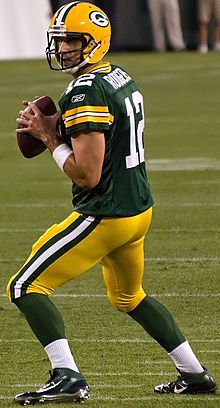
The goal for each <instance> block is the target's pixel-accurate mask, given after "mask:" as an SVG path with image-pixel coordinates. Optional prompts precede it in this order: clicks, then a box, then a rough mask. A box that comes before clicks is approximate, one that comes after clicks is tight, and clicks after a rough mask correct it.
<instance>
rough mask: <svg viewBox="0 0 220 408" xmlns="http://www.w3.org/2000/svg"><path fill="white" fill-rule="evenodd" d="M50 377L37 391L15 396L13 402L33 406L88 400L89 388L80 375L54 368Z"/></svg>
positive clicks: (65, 369) (67, 369)
mask: <svg viewBox="0 0 220 408" xmlns="http://www.w3.org/2000/svg"><path fill="white" fill-rule="evenodd" d="M50 375H51V378H50V379H49V381H47V382H46V383H45V384H44V385H43V386H42V387H41V388H40V389H39V390H37V391H34V392H24V393H22V394H17V395H16V396H15V398H14V401H15V402H18V403H19V404H20V405H31V404H33V405H34V404H36V403H37V402H38V403H41V404H43V403H45V402H85V401H86V400H87V399H88V398H89V386H88V384H87V382H86V381H85V379H84V378H83V376H82V375H81V374H79V373H77V372H75V371H73V370H70V369H69V368H56V369H54V370H52V371H50Z"/></svg>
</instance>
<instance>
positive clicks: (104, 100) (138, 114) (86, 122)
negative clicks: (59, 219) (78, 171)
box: [59, 62, 153, 217]
mask: <svg viewBox="0 0 220 408" xmlns="http://www.w3.org/2000/svg"><path fill="white" fill-rule="evenodd" d="M59 106H60V109H61V113H62V122H61V135H62V138H63V140H64V142H65V143H67V144H68V145H69V146H70V147H71V136H72V135H73V134H74V133H75V132H79V131H85V130H87V131H88V130H91V131H100V132H103V133H104V135H105V156H104V162H103V168H102V175H101V179H100V181H99V183H98V185H96V186H95V187H94V188H93V189H91V190H89V191H88V190H84V189H82V188H80V187H79V186H77V185H76V184H75V183H73V187H72V192H73V205H74V208H75V210H76V211H79V212H81V213H83V214H86V215H93V216H103V217H123V216H133V215H136V214H139V213H141V212H143V211H145V210H146V209H148V208H149V207H151V206H152V204H153V199H152V196H151V193H150V188H149V183H148V180H147V174H146V166H145V159H144V146H143V130H144V107H143V97H142V95H141V93H140V92H139V90H138V88H137V86H136V84H135V82H134V81H133V80H132V78H131V77H130V76H129V75H128V74H127V73H126V72H125V71H124V70H122V68H120V67H118V66H115V65H110V64H109V63H108V62H104V63H102V64H100V65H99V66H96V67H95V68H94V67H93V69H91V70H90V72H89V73H86V74H83V75H81V76H79V77H78V78H77V79H74V80H73V81H72V82H71V83H70V84H69V86H68V87H67V89H66V91H65V92H64V94H63V95H62V97H61V99H60V101H59ZM91 137H92V135H91Z"/></svg>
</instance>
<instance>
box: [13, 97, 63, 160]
mask: <svg viewBox="0 0 220 408" xmlns="http://www.w3.org/2000/svg"><path fill="white" fill-rule="evenodd" d="M33 103H34V104H35V105H36V106H37V107H38V108H39V109H40V111H41V112H42V113H43V114H44V115H46V116H51V115H54V113H56V112H57V108H56V105H55V103H54V101H53V99H51V98H50V97H49V96H41V97H39V98H37V99H35V100H34V101H33ZM25 110H27V111H29V112H30V113H32V110H31V108H30V107H29V106H28V107H27V108H26V109H25ZM18 127H20V128H21V127H22V125H18ZM17 142H18V146H19V149H20V151H21V153H22V154H23V156H24V157H26V158H31V157H35V156H38V155H39V154H40V153H42V152H44V150H46V148H47V147H46V146H45V144H44V143H43V142H42V141H41V140H39V139H36V138H35V137H34V136H32V135H31V134H30V133H17Z"/></svg>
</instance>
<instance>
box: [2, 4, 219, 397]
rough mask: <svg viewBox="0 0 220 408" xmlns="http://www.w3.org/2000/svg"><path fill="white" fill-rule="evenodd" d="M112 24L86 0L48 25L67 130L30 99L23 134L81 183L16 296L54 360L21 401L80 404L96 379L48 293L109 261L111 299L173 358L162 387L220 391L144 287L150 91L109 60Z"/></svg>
mask: <svg viewBox="0 0 220 408" xmlns="http://www.w3.org/2000/svg"><path fill="white" fill-rule="evenodd" d="M110 35H111V27H110V22H109V19H108V17H107V16H106V14H105V13H104V12H103V11H102V10H101V9H99V8H98V7H96V6H94V5H92V4H91V3H86V2H78V1H76V2H72V3H69V4H67V5H65V6H63V7H61V8H60V9H59V10H58V11H57V12H56V13H55V15H54V17H53V18H52V21H51V25H50V27H49V29H48V47H47V50H46V55H47V59H48V63H49V66H50V68H51V69H55V70H61V71H62V72H67V73H70V74H71V75H72V76H73V79H72V81H71V82H70V84H69V85H68V86H67V88H66V90H65V91H64V93H63V95H62V97H61V99H60V101H59V106H60V111H61V114H62V122H61V133H60V134H59V133H58V131H57V130H56V128H55V125H54V121H53V117H52V118H51V119H50V118H49V117H46V116H44V115H43V114H42V113H41V112H40V110H39V109H38V107H37V106H35V105H34V104H33V103H29V106H30V107H31V109H32V111H33V113H34V115H32V114H30V113H29V112H28V111H27V110H23V111H21V112H20V116H19V118H18V119H17V122H18V124H19V126H21V125H22V126H25V127H26V128H25V129H24V128H20V129H18V130H17V132H18V133H22V132H28V133H31V134H32V135H34V136H35V137H36V138H37V139H39V140H41V141H43V143H44V144H45V145H46V146H47V148H48V149H49V150H50V152H51V154H52V158H53V159H54V160H55V162H56V163H57V165H58V166H59V168H60V169H61V170H62V171H63V172H64V173H65V174H66V175H67V176H68V177H69V178H70V179H71V180H72V182H73V185H72V193H73V206H74V211H73V212H72V213H71V214H70V215H69V217H68V218H66V219H65V220H64V221H63V222H61V223H60V224H55V225H53V226H52V227H51V228H49V229H48V230H47V231H46V232H45V233H44V234H43V235H42V236H41V237H40V238H39V240H38V241H37V242H36V243H35V244H34V245H33V247H32V251H31V253H30V256H29V258H28V259H27V261H26V262H25V264H24V265H23V266H22V267H21V269H20V270H19V272H18V273H17V274H15V275H14V276H12V278H11V279H10V282H9V284H8V289H7V293H8V296H9V298H10V300H11V301H12V302H14V304H15V305H16V306H17V307H18V308H19V309H20V311H21V312H22V313H23V314H24V316H25V317H26V319H27V322H28V324H29V325H30V327H31V329H32V330H33V332H34V333H35V335H36V336H37V338H38V340H39V341H40V343H41V344H42V346H43V347H44V350H45V352H46V353H47V355H48V358H49V360H50V362H51V365H52V371H51V378H50V379H49V380H48V381H47V382H46V383H45V384H44V385H43V386H42V388H40V389H38V390H37V391H33V392H25V393H22V394H18V395H16V397H15V401H16V402H18V403H20V404H24V405H25V404H31V403H33V404H34V403H36V402H68V401H72V402H80V401H85V400H87V399H88V397H89V385H88V384H87V381H86V379H85V377H84V376H83V374H82V373H81V372H80V370H79V368H78V367H77V365H76V362H75V360H74V357H73V355H72V353H71V351H70V348H69V344H68V340H67V339H66V336H65V329H64V322H63V319H62V317H61V315H60V313H59V311H58V310H57V308H56V307H55V305H54V304H53V303H52V301H51V300H50V298H49V295H50V294H52V293H53V292H54V290H56V289H57V288H58V287H60V286H61V285H63V284H64V283H66V282H68V281H70V280H71V279H73V278H75V277H76V276H79V275H80V274H82V273H83V272H85V271H87V270H89V269H90V268H91V267H92V266H94V265H95V264H98V263H99V264H100V265H101V266H102V272H103V278H104V281H105V285H106V288H107V295H108V299H109V301H110V303H111V304H112V305H113V306H114V307H116V308H117V309H118V310H119V311H121V312H124V313H126V314H127V315H128V316H130V318H132V319H133V320H135V321H136V322H138V323H139V324H140V325H141V326H143V328H144V330H145V331H146V332H147V333H148V334H149V335H150V336H151V337H153V338H154V339H155V340H156V341H157V342H158V343H159V344H160V345H161V346H162V347H163V348H164V349H165V350H166V351H167V353H168V354H169V356H170V357H171V359H172V360H173V362H174V364H175V366H176V368H177V371H178V372H179V376H178V378H177V380H175V381H173V382H170V383H168V384H160V385H157V386H156V387H155V391H156V392H158V393H174V394H180V393H185V394H187V393H198V392H199V393H210V392H214V391H215V390H216V388H217V386H216V383H215V381H214V379H213V378H212V376H211V375H210V374H209V372H208V370H207V369H206V368H203V367H202V366H201V364H200V362H199V361H198V359H197V358H196V356H195V355H194V353H193V351H192V349H191V347H190V345H189V343H188V342H187V340H186V339H185V337H184V335H183V334H182V332H181V331H180V329H179V327H178V325H177V323H176V322H175V320H174V318H173V317H172V315H171V314H170V312H169V311H168V310H167V309H166V308H165V307H164V306H163V305H162V304H161V303H159V302H158V301H157V300H155V299H153V298H152V297H150V296H148V295H147V294H146V293H145V291H144V289H143V287H142V277H143V271H144V250H143V248H144V237H145V234H146V233H147V231H148V228H149V226H150V222H151V215H152V205H153V199H152V196H151V192H150V187H149V183H148V179H147V174H146V167H145V157H144V146H143V130H144V104H143V97H142V94H141V92H140V91H139V89H138V87H137V85H136V84H135V82H134V80H133V79H132V77H131V76H130V75H129V74H128V73H127V72H126V71H125V70H124V69H122V68H121V67H119V66H115V65H112V64H111V63H109V62H108V61H104V60H103V57H104V56H105V54H106V53H107V51H108V49H109V45H110Z"/></svg>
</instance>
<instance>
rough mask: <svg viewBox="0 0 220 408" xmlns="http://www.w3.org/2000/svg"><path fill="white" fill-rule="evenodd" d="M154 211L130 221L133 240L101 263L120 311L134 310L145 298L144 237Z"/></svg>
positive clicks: (111, 300)
mask: <svg viewBox="0 0 220 408" xmlns="http://www.w3.org/2000/svg"><path fill="white" fill-rule="evenodd" d="M151 216H152V209H149V210H148V211H146V212H145V213H142V214H139V215H138V217H137V218H136V219H135V218H134V219H133V220H132V219H131V220H128V221H127V223H128V225H129V222H130V223H131V224H130V227H129V230H130V231H131V230H132V229H133V231H136V234H134V236H133V239H130V240H128V241H127V242H126V243H125V244H124V245H122V246H120V247H119V248H117V249H115V250H114V251H112V252H111V253H109V254H108V255H107V256H105V257H104V258H103V259H102V261H101V265H102V272H103V278H104V282H105V285H106V288H107V294H108V298H109V301H110V303H111V304H112V305H113V306H115V307H116V308H117V309H119V310H121V311H124V312H128V311H130V310H133V309H134V308H135V307H136V306H137V305H138V304H139V303H140V302H141V300H142V299H143V298H144V297H145V292H144V291H143V288H142V278H143V273H144V237H145V234H146V232H147V231H148V228H149V226H150V222H151Z"/></svg>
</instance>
